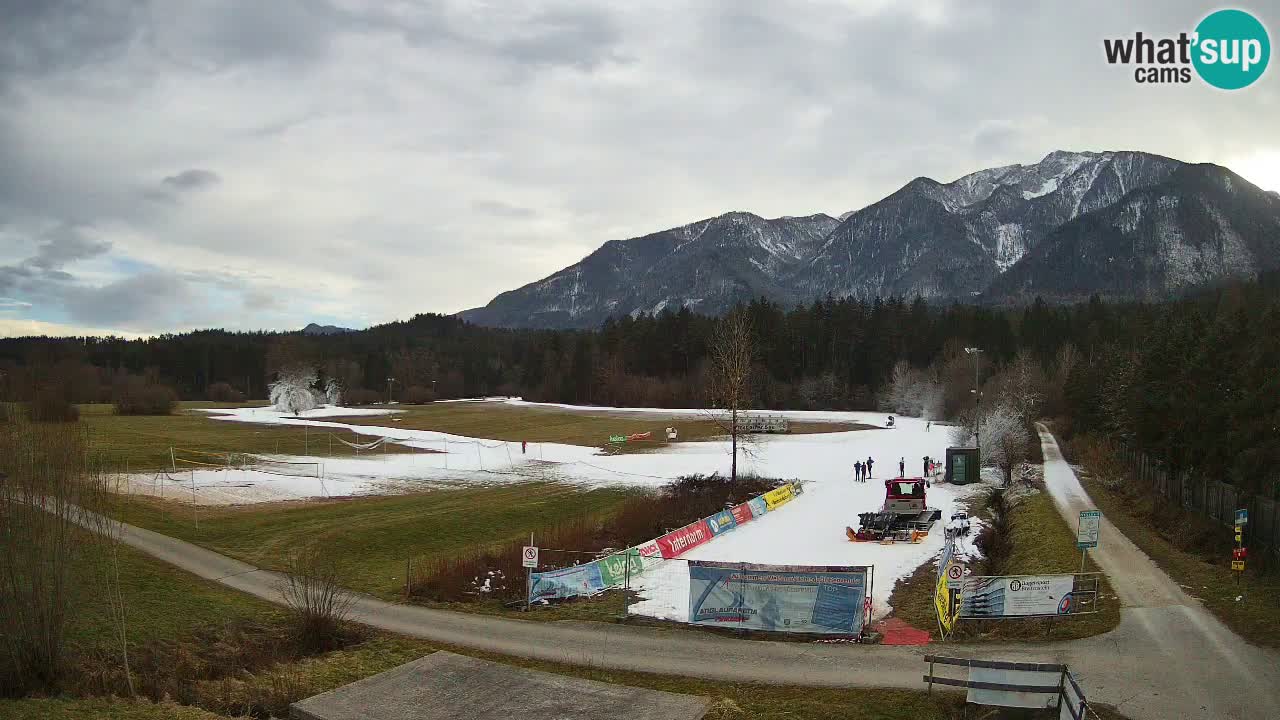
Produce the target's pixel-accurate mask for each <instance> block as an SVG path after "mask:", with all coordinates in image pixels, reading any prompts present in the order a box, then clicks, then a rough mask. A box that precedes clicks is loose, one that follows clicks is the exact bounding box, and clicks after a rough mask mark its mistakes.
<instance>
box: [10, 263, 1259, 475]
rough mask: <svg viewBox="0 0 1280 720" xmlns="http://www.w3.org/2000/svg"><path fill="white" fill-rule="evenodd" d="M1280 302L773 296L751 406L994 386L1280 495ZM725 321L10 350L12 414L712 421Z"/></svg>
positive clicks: (989, 390) (691, 318) (691, 316)
mask: <svg viewBox="0 0 1280 720" xmlns="http://www.w3.org/2000/svg"><path fill="white" fill-rule="evenodd" d="M1278 289H1280V275H1278V274H1276V273H1271V274H1267V275H1263V276H1262V277H1260V278H1259V279H1257V280H1256V281H1251V282H1239V283H1235V284H1231V285H1227V286H1223V287H1219V288H1216V289H1212V290H1204V291H1201V292H1199V293H1197V294H1195V295H1193V296H1188V297H1185V298H1182V299H1179V300H1176V301H1172V302H1168V303H1162V304H1143V303H1110V302H1106V301H1104V300H1102V299H1100V298H1098V297H1093V298H1091V299H1090V300H1089V301H1087V302H1082V303H1079V304H1075V305H1066V306H1054V305H1049V304H1047V303H1045V302H1043V301H1042V300H1039V299H1037V300H1036V301H1034V302H1033V303H1031V304H1030V305H1027V306H1025V307H990V306H981V305H965V304H958V303H952V304H945V305H934V304H930V303H928V302H926V301H925V300H923V299H919V298H917V299H914V300H908V299H904V298H888V299H876V300H859V299H849V298H832V297H827V298H823V299H820V300H817V301H815V302H813V303H810V304H809V305H806V306H799V307H793V308H785V307H783V306H780V305H778V304H776V303H773V302H770V301H768V300H764V299H759V300H755V301H752V302H750V303H747V304H745V305H744V306H742V307H741V308H740V312H741V313H743V314H744V315H745V317H747V318H748V319H749V322H750V326H751V330H752V337H753V338H754V343H753V345H754V347H753V363H752V371H753V378H752V382H751V383H749V385H748V388H749V392H750V394H751V396H750V397H749V398H748V405H749V406H752V407H762V408H778V409H783V408H786V409H873V408H880V409H883V410H886V411H894V412H901V413H910V414H925V415H928V416H930V417H934V418H936V419H959V420H963V421H965V422H972V420H973V418H974V417H976V415H975V410H974V408H975V406H977V403H975V393H973V392H971V390H973V388H974V376H975V371H976V372H977V374H978V376H979V378H978V381H979V384H980V386H981V388H980V393H981V395H980V396H979V398H977V399H986V401H987V405H988V407H987V408H986V410H984V412H989V411H993V410H994V409H996V401H997V399H998V400H1000V401H1001V402H1002V403H1003V405H1004V407H1003V408H1002V411H1003V412H1004V414H1005V415H1006V416H1017V417H1024V418H1025V417H1029V413H1031V412H1034V413H1035V414H1036V415H1037V416H1040V417H1058V418H1061V419H1062V421H1063V428H1064V429H1065V430H1067V431H1068V432H1070V431H1083V432H1098V433H1104V434H1107V435H1109V436H1112V437H1115V438H1117V439H1120V440H1123V441H1125V442H1128V443H1131V444H1134V445H1136V446H1137V447H1138V448H1140V449H1142V450H1145V451H1147V452H1149V453H1152V454H1154V455H1156V456H1158V457H1164V458H1167V462H1169V463H1171V464H1173V465H1175V466H1177V467H1179V468H1183V469H1198V470H1202V471H1207V472H1213V473H1216V474H1217V476H1220V477H1222V478H1223V479H1226V480H1229V481H1232V482H1235V483H1237V484H1246V485H1250V486H1251V487H1256V488H1259V489H1264V490H1266V491H1268V492H1272V491H1274V488H1273V487H1272V485H1273V484H1274V480H1273V479H1270V478H1272V477H1273V476H1274V475H1275V472H1274V471H1273V470H1272V468H1275V467H1278V466H1280V465H1278V464H1277V463H1278V462H1280V443H1277V442H1276V437H1277V435H1276V433H1277V430H1278V429H1280V416H1278V415H1277V402H1280V400H1278V399H1280V393H1277V390H1280V387H1277V382H1280V381H1278V380H1277V378H1276V376H1275V373H1274V371H1273V370H1274V368H1275V366H1276V362H1275V358H1277V357H1280V332H1278V331H1280V299H1278V298H1280V292H1278ZM716 322H717V321H716V319H715V318H711V317H707V316H703V315H698V314H696V313H692V312H690V311H689V310H688V309H682V310H680V311H678V312H670V311H664V312H662V313H660V314H657V315H644V314H642V315H639V316H636V317H631V316H624V317H620V318H611V319H609V320H607V321H606V322H605V323H604V324H603V325H602V326H601V327H600V328H599V329H596V330H510V329H496V328H484V327H479V326H475V325H471V324H468V323H465V322H463V321H461V320H459V319H458V318H456V317H454V316H448V315H435V314H422V315H417V316H414V317H413V318H411V319H409V320H406V321H398V322H392V323H387V324H385V325H378V326H375V327H372V328H369V329H368V330H363V331H358V332H350V333H342V334H337V335H323V336H311V335H304V334H302V333H300V332H291V333H268V332H250V333H244V332H227V331H222V330H202V331H197V332H190V333H183V334H170V335H162V336H158V337H154V338H148V339H139V340H126V339H121V338H16V339H5V340H0V399H6V400H10V401H27V400H30V399H31V398H32V397H34V396H35V394H36V393H37V392H38V391H39V389H40V388H42V387H49V386H60V387H65V388H67V394H68V397H69V399H70V400H71V401H72V402H93V401H103V400H106V399H109V398H110V395H111V390H110V388H111V386H112V385H113V383H115V384H119V383H120V382H121V381H120V380H119V379H118V378H120V377H122V376H127V377H136V378H144V379H145V380H146V382H147V383H149V384H156V385H163V386H167V387H171V388H172V389H173V390H174V391H176V393H177V394H178V396H180V397H181V398H183V399H206V398H208V399H217V400H234V399H240V398H247V399H264V398H266V396H267V392H268V388H269V386H270V384H271V383H272V382H274V381H275V380H277V379H278V378H279V375H280V373H281V372H282V371H284V370H285V369H287V368H290V367H296V366H298V365H304V366H306V367H309V368H314V370H315V372H316V376H317V383H318V384H319V385H321V386H324V385H327V384H328V383H329V382H330V381H333V382H336V383H337V384H338V385H339V386H341V388H342V389H343V394H344V397H345V398H346V402H348V403H349V404H364V403H371V402H378V401H385V400H386V399H387V398H388V397H390V398H392V399H395V400H399V401H412V402H426V401H430V400H433V399H444V398H457V397H474V396H483V395H522V396H524V397H525V398H526V399H530V400H537V401H545V402H564V403H575V404H596V405H625V406H648V407H701V406H704V405H705V404H706V403H707V401H708V399H709V398H708V391H709V389H710V388H713V387H714V386H715V384H716V383H715V377H713V375H714V370H713V368H712V359H713V347H712V346H713V338H714V334H715V332H716ZM966 348H980V349H981V350H982V352H981V353H980V354H976V355H975V354H970V353H966V352H965V349H966ZM975 363H977V367H976V368H975ZM389 379H390V380H389ZM1028 398H1034V399H1035V401H1036V402H1035V403H1034V404H1035V407H1034V410H1029V409H1028V408H1027V399H1028ZM1269 483H1270V484H1269Z"/></svg>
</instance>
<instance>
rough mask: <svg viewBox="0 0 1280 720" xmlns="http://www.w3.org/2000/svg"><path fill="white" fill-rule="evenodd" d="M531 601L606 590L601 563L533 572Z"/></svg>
mask: <svg viewBox="0 0 1280 720" xmlns="http://www.w3.org/2000/svg"><path fill="white" fill-rule="evenodd" d="M530 580H531V582H530V586H529V602H537V601H539V600H553V599H559V598H570V597H580V596H590V595H595V594H597V593H599V592H601V591H603V590H604V578H602V577H601V576H600V565H599V563H594V562H592V563H587V564H585V565H576V566H574V567H571V568H564V569H562V570H551V571H549V572H540V573H533V575H532V577H531V578H530Z"/></svg>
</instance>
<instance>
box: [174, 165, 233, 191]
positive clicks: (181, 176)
mask: <svg viewBox="0 0 1280 720" xmlns="http://www.w3.org/2000/svg"><path fill="white" fill-rule="evenodd" d="M221 180H222V178H220V177H218V174H217V173H215V172H213V171H212V170H201V169H199V168H192V169H190V170H183V171H182V172H180V173H178V174H177V175H170V176H168V177H166V178H165V179H164V180H161V182H162V183H164V184H165V185H168V186H169V187H171V188H175V189H178V190H199V189H201V188H207V187H210V186H212V185H217V184H218V183H219V182H220V181H221Z"/></svg>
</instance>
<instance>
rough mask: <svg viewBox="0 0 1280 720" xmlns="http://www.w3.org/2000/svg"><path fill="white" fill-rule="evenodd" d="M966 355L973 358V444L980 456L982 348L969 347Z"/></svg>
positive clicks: (966, 349)
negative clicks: (979, 372) (979, 379)
mask: <svg viewBox="0 0 1280 720" xmlns="http://www.w3.org/2000/svg"><path fill="white" fill-rule="evenodd" d="M964 351H965V353H967V354H969V355H972V356H973V444H974V446H975V447H977V448H978V455H979V457H981V455H982V432H981V427H982V411H981V408H980V405H981V403H982V393H981V392H980V391H979V390H978V388H979V387H981V386H980V385H979V384H978V356H979V355H981V354H982V348H976V347H967V348H965V349H964Z"/></svg>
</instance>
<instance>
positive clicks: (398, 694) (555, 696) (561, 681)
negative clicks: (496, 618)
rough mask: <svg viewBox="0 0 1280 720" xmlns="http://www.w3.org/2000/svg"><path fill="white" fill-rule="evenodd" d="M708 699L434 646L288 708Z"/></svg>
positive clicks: (442, 713)
mask: <svg viewBox="0 0 1280 720" xmlns="http://www.w3.org/2000/svg"><path fill="white" fill-rule="evenodd" d="M709 705H710V701H709V700H707V699H706V698H700V697H694V696H692V695H677V694H675V693H668V692H660V691H657V690H645V689H642V688H634V687H627V686H625V685H611V684H609V683H602V682H595V681H594V680H582V679H579V678H575V677H569V676H567V675H556V674H553V673H545V672H538V671H536V670H526V669H524V668H518V667H512V666H510V665H503V664H502V663H495V662H489V661H488V660H477V659H476V658H472V657H467V656H465V655H455V654H453V653H448V652H435V653H432V654H430V655H428V656H426V657H424V658H419V659H418V660H414V661H413V662H409V663H405V664H404V665H401V666H400V667H397V668H392V669H391V670H388V671H386V672H384V673H380V674H378V675H374V676H373V677H369V678H365V679H364V680H359V681H357V682H354V683H351V684H350V685H344V686H343V687H340V688H337V689H335V690H330V691H329V692H326V693H321V694H319V695H316V696H314V697H309V698H307V699H306V700H301V701H299V702H296V703H294V704H293V705H292V706H290V713H289V715H290V717H291V718H293V720H513V719H515V718H525V717H528V718H539V720H588V719H590V720H599V719H600V718H615V717H617V718H621V717H625V718H627V720H700V718H701V717H702V716H703V715H705V714H706V712H707V708H708V706H709Z"/></svg>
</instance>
